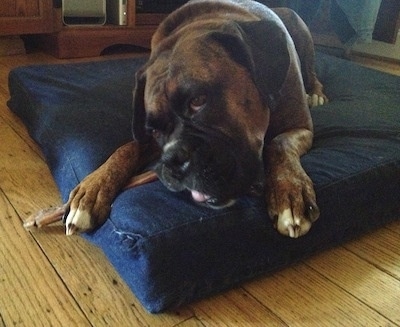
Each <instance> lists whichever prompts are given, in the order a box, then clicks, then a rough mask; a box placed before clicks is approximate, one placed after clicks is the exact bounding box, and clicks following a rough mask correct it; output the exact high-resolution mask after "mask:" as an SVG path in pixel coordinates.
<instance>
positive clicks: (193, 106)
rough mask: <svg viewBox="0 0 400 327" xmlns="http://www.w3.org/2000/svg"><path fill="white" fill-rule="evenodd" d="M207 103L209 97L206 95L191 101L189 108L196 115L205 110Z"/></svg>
mask: <svg viewBox="0 0 400 327" xmlns="http://www.w3.org/2000/svg"><path fill="white" fill-rule="evenodd" d="M206 103H207V96H206V95H199V96H197V97H195V98H193V99H191V100H190V103H189V107H190V110H191V111H192V112H193V113H195V112H198V111H200V110H201V109H203V107H204V106H205V105H206Z"/></svg>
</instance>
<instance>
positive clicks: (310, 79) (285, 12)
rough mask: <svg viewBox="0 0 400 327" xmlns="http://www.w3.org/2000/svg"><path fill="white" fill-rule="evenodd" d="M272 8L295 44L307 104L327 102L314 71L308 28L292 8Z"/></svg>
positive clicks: (313, 54) (312, 43)
mask: <svg viewBox="0 0 400 327" xmlns="http://www.w3.org/2000/svg"><path fill="white" fill-rule="evenodd" d="M273 10H274V11H275V13H276V14H277V15H278V16H279V17H280V18H281V19H282V21H283V23H284V24H285V26H286V28H287V29H288V32H289V34H290V36H291V37H292V40H293V42H294V44H295V46H296V51H297V54H298V56H299V59H300V62H301V73H302V76H303V82H304V87H305V89H306V92H307V99H308V106H309V107H315V106H320V105H323V104H325V103H328V98H327V96H326V95H325V94H324V92H323V86H322V83H321V82H320V81H319V80H318V78H317V74H316V73H315V53H314V41H313V38H312V35H311V33H310V30H309V29H308V27H307V25H306V24H305V23H304V21H303V20H302V19H301V18H300V16H299V15H297V14H296V13H295V12H294V11H293V10H291V9H288V8H274V9H273Z"/></svg>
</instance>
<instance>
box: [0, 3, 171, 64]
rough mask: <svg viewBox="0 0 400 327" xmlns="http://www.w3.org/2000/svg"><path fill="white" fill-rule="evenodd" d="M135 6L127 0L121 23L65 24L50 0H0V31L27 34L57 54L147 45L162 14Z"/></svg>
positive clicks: (93, 53) (78, 54) (82, 54)
mask: <svg viewBox="0 0 400 327" xmlns="http://www.w3.org/2000/svg"><path fill="white" fill-rule="evenodd" d="M82 1H85V0H82ZM135 9H136V2H135V0H128V1H127V25H124V26H118V25H111V24H106V25H97V26H96V25H92V26H89V25H76V26H65V25H63V23H62V10H61V8H54V7H53V0H0V35H22V34H24V35H28V37H27V38H26V39H27V40H28V41H29V42H30V43H32V44H34V45H35V46H37V47H39V48H42V49H43V50H45V51H46V52H49V53H51V54H52V55H54V56H56V57H58V58H78V57H93V56H98V55H100V54H101V53H102V52H103V50H104V49H106V48H108V47H111V46H114V45H134V46H139V47H145V48H149V47H150V40H151V37H152V35H153V33H154V31H155V29H156V28H157V26H158V24H159V23H160V21H161V20H162V19H163V18H164V17H165V15H162V14H136V10H135Z"/></svg>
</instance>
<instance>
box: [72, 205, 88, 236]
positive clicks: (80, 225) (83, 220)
mask: <svg viewBox="0 0 400 327" xmlns="http://www.w3.org/2000/svg"><path fill="white" fill-rule="evenodd" d="M91 227H92V225H91V217H90V214H89V212H88V211H82V210H79V209H77V210H75V209H74V210H71V211H70V212H69V214H68V216H67V219H66V221H65V234H66V235H67V236H70V235H73V234H75V233H76V232H79V231H85V230H88V229H90V228H91Z"/></svg>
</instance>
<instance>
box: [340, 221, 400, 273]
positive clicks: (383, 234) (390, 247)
mask: <svg viewBox="0 0 400 327" xmlns="http://www.w3.org/2000/svg"><path fill="white" fill-rule="evenodd" d="M397 224H398V223H397ZM395 225H396V223H393V224H390V225H389V226H388V228H382V229H380V230H377V231H375V232H374V233H371V234H368V235H366V236H364V237H362V238H361V239H360V240H357V241H353V242H349V243H348V244H346V245H345V248H346V249H348V250H349V251H351V252H353V253H354V254H356V255H358V256H359V257H360V258H362V259H363V260H365V261H367V262H369V263H371V264H372V265H374V266H376V267H378V268H379V269H380V270H382V271H385V272H386V273H388V274H389V275H391V276H393V277H395V278H397V279H398V280H400V246H399V244H400V233H396V232H395V231H393V230H392V229H391V228H394V226H395Z"/></svg>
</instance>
